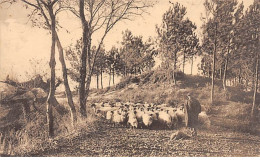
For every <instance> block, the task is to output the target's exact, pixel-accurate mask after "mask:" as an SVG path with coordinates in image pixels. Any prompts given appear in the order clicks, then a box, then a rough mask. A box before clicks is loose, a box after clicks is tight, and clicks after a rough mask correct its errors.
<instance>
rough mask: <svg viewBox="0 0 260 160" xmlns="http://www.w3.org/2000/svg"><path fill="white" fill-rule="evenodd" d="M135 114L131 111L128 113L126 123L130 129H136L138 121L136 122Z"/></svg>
mask: <svg viewBox="0 0 260 160" xmlns="http://www.w3.org/2000/svg"><path fill="white" fill-rule="evenodd" d="M135 113H136V112H132V111H130V112H129V113H128V121H127V123H128V124H130V126H131V127H132V128H137V127H138V121H137V118H136V115H135Z"/></svg>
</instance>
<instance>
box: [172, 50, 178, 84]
mask: <svg viewBox="0 0 260 160" xmlns="http://www.w3.org/2000/svg"><path fill="white" fill-rule="evenodd" d="M176 69H177V53H176V51H175V52H174V69H173V80H174V85H176V84H177V82H176V75H175V72H176Z"/></svg>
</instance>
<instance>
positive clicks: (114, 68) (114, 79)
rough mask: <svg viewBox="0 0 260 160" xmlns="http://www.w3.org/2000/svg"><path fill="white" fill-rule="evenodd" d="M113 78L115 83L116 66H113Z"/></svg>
mask: <svg viewBox="0 0 260 160" xmlns="http://www.w3.org/2000/svg"><path fill="white" fill-rule="evenodd" d="M112 78H113V85H115V68H114V66H113V76H112Z"/></svg>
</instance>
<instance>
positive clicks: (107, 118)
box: [106, 111, 113, 121]
mask: <svg viewBox="0 0 260 160" xmlns="http://www.w3.org/2000/svg"><path fill="white" fill-rule="evenodd" d="M112 118H113V111H107V114H106V120H109V121H111V120H112Z"/></svg>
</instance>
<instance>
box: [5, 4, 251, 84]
mask: <svg viewBox="0 0 260 160" xmlns="http://www.w3.org/2000/svg"><path fill="white" fill-rule="evenodd" d="M241 1H242V0H239V2H241ZM171 2H179V3H181V4H182V5H184V6H186V7H187V17H189V19H190V20H191V21H193V22H194V23H196V25H197V26H198V28H199V27H200V26H201V24H202V22H201V20H200V18H201V13H204V6H203V2H204V0H171ZM243 3H244V5H245V7H248V6H249V5H250V4H252V3H253V0H244V2H243ZM169 7H170V3H169V0H159V1H158V3H157V4H156V5H155V6H154V7H153V8H150V9H148V12H149V14H144V15H143V16H142V17H136V18H135V19H134V20H132V21H123V22H120V23H118V24H117V25H116V26H115V27H114V28H113V29H112V30H111V32H110V33H109V34H108V35H107V37H106V39H105V43H104V44H105V47H106V49H110V48H111V47H112V46H113V45H117V43H118V42H120V41H121V39H122V32H123V31H125V30H126V29H129V30H131V31H132V33H133V34H134V35H142V36H143V37H144V40H145V39H147V38H148V37H155V36H156V32H155V25H156V24H158V25H160V24H161V22H162V15H163V13H165V12H166V10H167V9H168V8H169ZM27 14H28V10H26V9H25V8H24V7H22V6H21V5H18V4H16V5H13V6H2V7H1V6H0V80H3V79H5V77H6V75H7V74H14V75H15V76H17V78H18V80H20V81H22V80H25V79H26V77H25V74H24V73H25V72H32V69H31V68H32V67H31V65H30V63H29V60H30V59H33V58H34V59H42V60H43V61H48V59H49V56H50V47H51V40H50V38H51V37H50V35H49V34H48V32H47V31H46V30H43V29H39V28H37V27H32V26H31V25H30V23H29V22H28V18H27ZM63 16H64V17H66V18H63V17H58V18H59V19H61V20H62V21H61V25H62V26H64V28H66V29H67V30H69V31H70V34H68V33H66V32H65V29H62V30H60V32H59V35H60V39H61V42H62V45H63V47H65V48H66V47H67V46H69V45H70V44H71V43H74V42H75V41H76V40H77V39H78V38H79V37H80V35H81V28H80V23H79V21H78V20H77V19H76V18H75V17H73V16H72V15H69V14H66V15H63ZM198 34H199V31H198ZM99 36H100V34H98V33H97V34H96V35H94V38H93V42H94V44H95V43H96V42H97V41H98V38H99ZM56 55H57V54H56ZM56 60H57V70H58V71H59V70H60V64H59V63H58V57H57V59H56ZM41 65H42V67H43V68H44V67H47V66H46V63H42V64H41ZM194 65H197V64H196V63H195V64H194ZM187 70H189V69H187ZM196 71H197V70H196V69H194V72H196Z"/></svg>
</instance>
